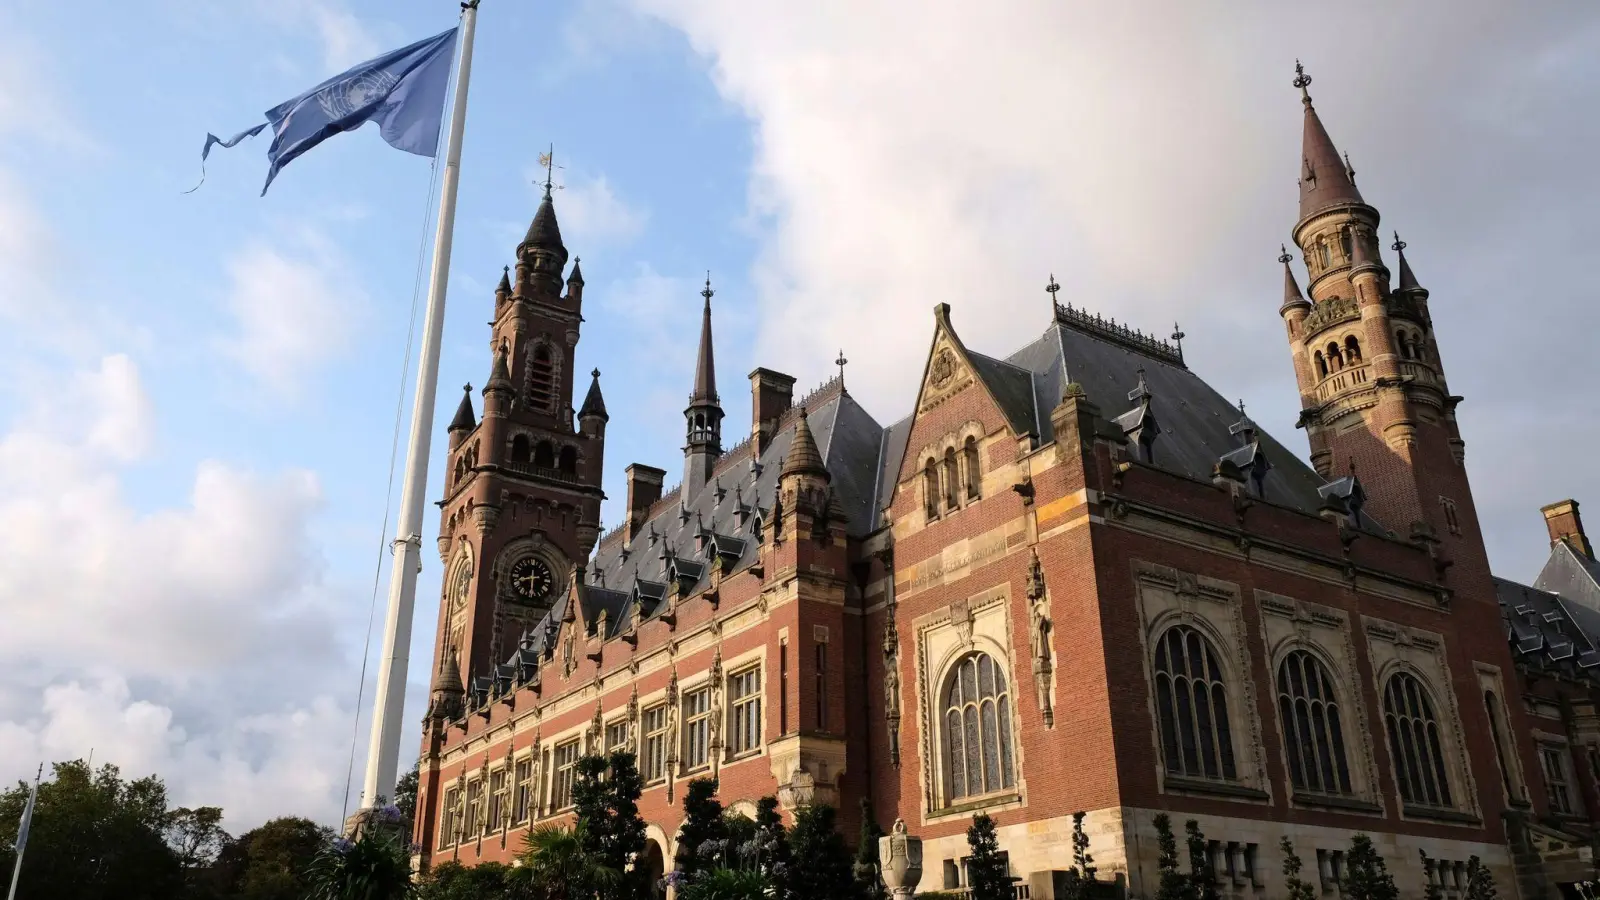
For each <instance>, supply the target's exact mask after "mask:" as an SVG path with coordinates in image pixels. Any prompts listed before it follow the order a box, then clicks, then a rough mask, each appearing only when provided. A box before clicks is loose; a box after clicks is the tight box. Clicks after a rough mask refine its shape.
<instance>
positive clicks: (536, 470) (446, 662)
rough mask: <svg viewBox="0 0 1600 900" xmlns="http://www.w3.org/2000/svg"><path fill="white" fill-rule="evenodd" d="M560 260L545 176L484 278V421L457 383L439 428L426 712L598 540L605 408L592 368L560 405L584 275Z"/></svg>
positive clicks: (500, 645) (551, 597)
mask: <svg viewBox="0 0 1600 900" xmlns="http://www.w3.org/2000/svg"><path fill="white" fill-rule="evenodd" d="M566 263H567V248H566V247H565V246H564V245H563V244H562V242H561V229H560V227H559V226H558V225H557V223H556V211H555V206H554V204H553V203H552V201H551V197H550V185H549V184H548V183H546V185H545V193H544V199H543V201H542V202H541V203H540V204H539V209H538V212H537V213H535V214H534V217H533V222H532V224H530V225H529V226H528V233H527V236H526V237H524V238H523V240H522V243H520V244H519V245H518V246H517V258H516V266H515V268H514V269H513V268H512V267H510V266H508V267H506V270H505V273H504V274H503V275H501V277H500V283H499V285H498V286H497V287H496V288H495V292H494V317H493V320H492V321H491V322H490V332H489V346H488V350H489V366H490V368H489V379H488V381H486V382H485V383H484V385H483V389H482V396H483V410H482V412H483V416H482V419H481V420H479V419H478V418H477V416H476V414H475V413H474V410H473V402H472V401H473V398H472V388H471V385H468V386H467V387H466V391H465V394H464V395H463V396H462V398H461V405H460V407H459V408H458V409H457V410H456V414H455V418H453V419H452V420H451V422H450V426H449V447H450V449H449V454H448V456H447V462H448V468H447V470H446V474H445V484H444V497H443V499H441V500H440V502H439V508H440V528H439V556H440V559H441V561H442V562H443V563H444V566H445V577H444V587H443V590H442V592H441V594H442V596H441V597H440V609H439V633H438V636H437V640H436V642H435V647H436V650H435V653H436V656H435V657H434V660H433V664H434V670H433V683H434V705H435V707H436V708H439V707H441V704H442V705H443V706H446V707H447V706H449V705H451V704H453V703H458V702H459V698H460V694H459V691H460V690H461V687H460V685H463V684H465V685H468V686H470V685H471V684H472V683H473V679H474V678H476V677H479V676H486V675H490V674H492V673H493V670H494V666H495V665H497V664H499V663H503V662H505V660H506V659H507V657H509V656H510V655H511V654H512V652H514V651H515V650H516V646H517V640H518V639H519V638H520V637H521V636H522V633H523V632H524V631H525V630H527V629H529V628H532V627H533V625H534V624H536V623H537V622H538V621H539V618H540V617H541V616H543V615H544V613H545V611H546V610H548V609H549V608H550V607H551V605H552V604H554V603H555V601H556V600H557V599H558V598H559V597H560V596H561V595H562V594H563V593H564V592H565V591H566V590H567V586H568V584H570V582H571V580H572V578H573V577H574V576H575V575H581V568H582V567H583V565H584V563H585V560H587V559H588V557H589V553H590V551H592V550H593V549H594V544H595V540H596V538H598V536H599V529H600V501H601V500H602V499H603V497H604V495H603V494H602V493H601V490H600V476H601V465H602V462H603V459H604V451H605V431H606V422H607V420H608V418H609V417H608V416H607V415H606V409H605V401H604V399H603V398H602V397H601V395H600V372H599V371H598V370H596V371H594V372H592V373H590V383H589V384H588V393H587V394H586V396H585V399H584V401H583V406H582V408H581V409H579V410H576V411H575V410H574V409H573V408H572V397H573V392H574V388H575V386H576V379H575V378H574V374H575V373H574V372H573V353H574V350H575V349H576V347H577V344H578V334H579V329H580V327H581V324H582V322H583V316H582V306H583V273H582V271H581V270H580V268H579V265H578V263H577V261H574V262H573V265H572V271H571V273H570V274H567V275H566V277H565V280H563V277H562V276H563V272H564V270H565V268H566ZM448 670H453V671H448ZM439 711H440V712H443V711H444V709H443V708H439Z"/></svg>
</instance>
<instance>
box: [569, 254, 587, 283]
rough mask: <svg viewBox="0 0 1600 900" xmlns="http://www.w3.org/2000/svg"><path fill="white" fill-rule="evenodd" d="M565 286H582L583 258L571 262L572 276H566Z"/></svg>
mask: <svg viewBox="0 0 1600 900" xmlns="http://www.w3.org/2000/svg"><path fill="white" fill-rule="evenodd" d="M567 284H583V258H582V257H579V258H578V259H575V260H573V261H572V274H571V275H568V276H567Z"/></svg>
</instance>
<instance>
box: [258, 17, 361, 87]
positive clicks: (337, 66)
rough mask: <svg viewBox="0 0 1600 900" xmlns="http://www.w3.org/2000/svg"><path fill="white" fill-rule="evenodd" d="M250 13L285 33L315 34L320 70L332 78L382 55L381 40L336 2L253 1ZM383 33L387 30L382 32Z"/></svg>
mask: <svg viewBox="0 0 1600 900" xmlns="http://www.w3.org/2000/svg"><path fill="white" fill-rule="evenodd" d="M253 7H254V12H255V14H256V15H257V16H259V17H261V18H262V19H264V20H265V21H267V22H271V23H273V24H275V25H277V26H278V27H279V28H282V29H284V30H286V31H296V30H298V31H304V30H305V29H307V28H309V29H311V30H312V32H314V33H315V35H316V37H317V42H318V44H319V46H320V48H321V51H322V61H321V67H322V68H323V69H326V70H327V74H329V75H332V74H333V73H335V72H340V71H343V70H345V69H348V68H350V67H351V66H353V65H355V64H356V63H358V62H361V61H362V60H367V59H371V58H372V57H374V56H377V55H378V54H379V53H381V52H382V51H383V47H384V39H386V38H387V37H388V35H387V34H385V35H383V36H381V37H380V35H378V34H376V33H375V31H377V30H379V29H375V28H374V27H372V26H369V25H368V24H367V23H365V22H363V21H361V19H360V18H358V17H357V16H356V14H355V13H353V12H351V11H350V9H349V8H348V7H347V6H346V5H345V4H344V3H342V2H338V0H333V2H329V0H257V2H256V3H254V4H253ZM382 30H384V31H387V29H382Z"/></svg>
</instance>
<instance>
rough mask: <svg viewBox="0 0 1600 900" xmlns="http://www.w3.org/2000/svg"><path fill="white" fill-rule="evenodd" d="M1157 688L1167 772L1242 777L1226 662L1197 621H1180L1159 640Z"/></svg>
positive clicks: (1162, 747) (1203, 776)
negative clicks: (1230, 718) (1196, 625)
mask: <svg viewBox="0 0 1600 900" xmlns="http://www.w3.org/2000/svg"><path fill="white" fill-rule="evenodd" d="M1155 689H1156V717H1157V719H1158V721H1159V724H1160V731H1161V755H1162V758H1163V760H1164V761H1165V763H1166V767H1167V772H1168V773H1169V774H1172V775H1180V776H1184V777H1189V778H1210V779H1217V780H1229V781H1232V780H1234V779H1237V778H1238V777H1239V772H1238V767H1237V766H1236V765H1235V763H1234V758H1233V729H1232V727H1231V726H1230V724H1229V722H1228V688H1227V683H1226V679H1225V677H1224V674H1223V670H1222V665H1221V663H1220V661H1219V660H1218V658H1217V651H1216V648H1215V647H1213V646H1212V645H1211V642H1210V641H1209V640H1207V639H1206V637H1205V636H1204V635H1202V634H1201V633H1200V632H1199V631H1198V630H1196V629H1195V628H1194V627H1193V626H1190V625H1174V626H1172V627H1171V628H1169V629H1167V631H1166V633H1165V634H1163V635H1162V636H1161V640H1160V641H1159V642H1157V643H1156V659H1155Z"/></svg>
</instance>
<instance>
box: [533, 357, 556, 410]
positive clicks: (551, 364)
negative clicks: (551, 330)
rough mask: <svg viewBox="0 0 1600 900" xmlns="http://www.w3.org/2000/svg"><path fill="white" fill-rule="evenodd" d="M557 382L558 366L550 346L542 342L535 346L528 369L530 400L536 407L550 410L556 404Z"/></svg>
mask: <svg viewBox="0 0 1600 900" xmlns="http://www.w3.org/2000/svg"><path fill="white" fill-rule="evenodd" d="M555 382H556V367H555V361H554V360H553V359H552V358H551V357H550V348H549V347H548V346H546V345H544V344H540V345H539V346H537V347H535V348H533V359H532V360H531V361H530V365H529V369H528V400H529V402H531V403H532V404H533V406H534V408H535V409H541V410H548V409H550V408H551V407H552V406H553V405H554V404H555V397H556V389H555Z"/></svg>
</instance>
